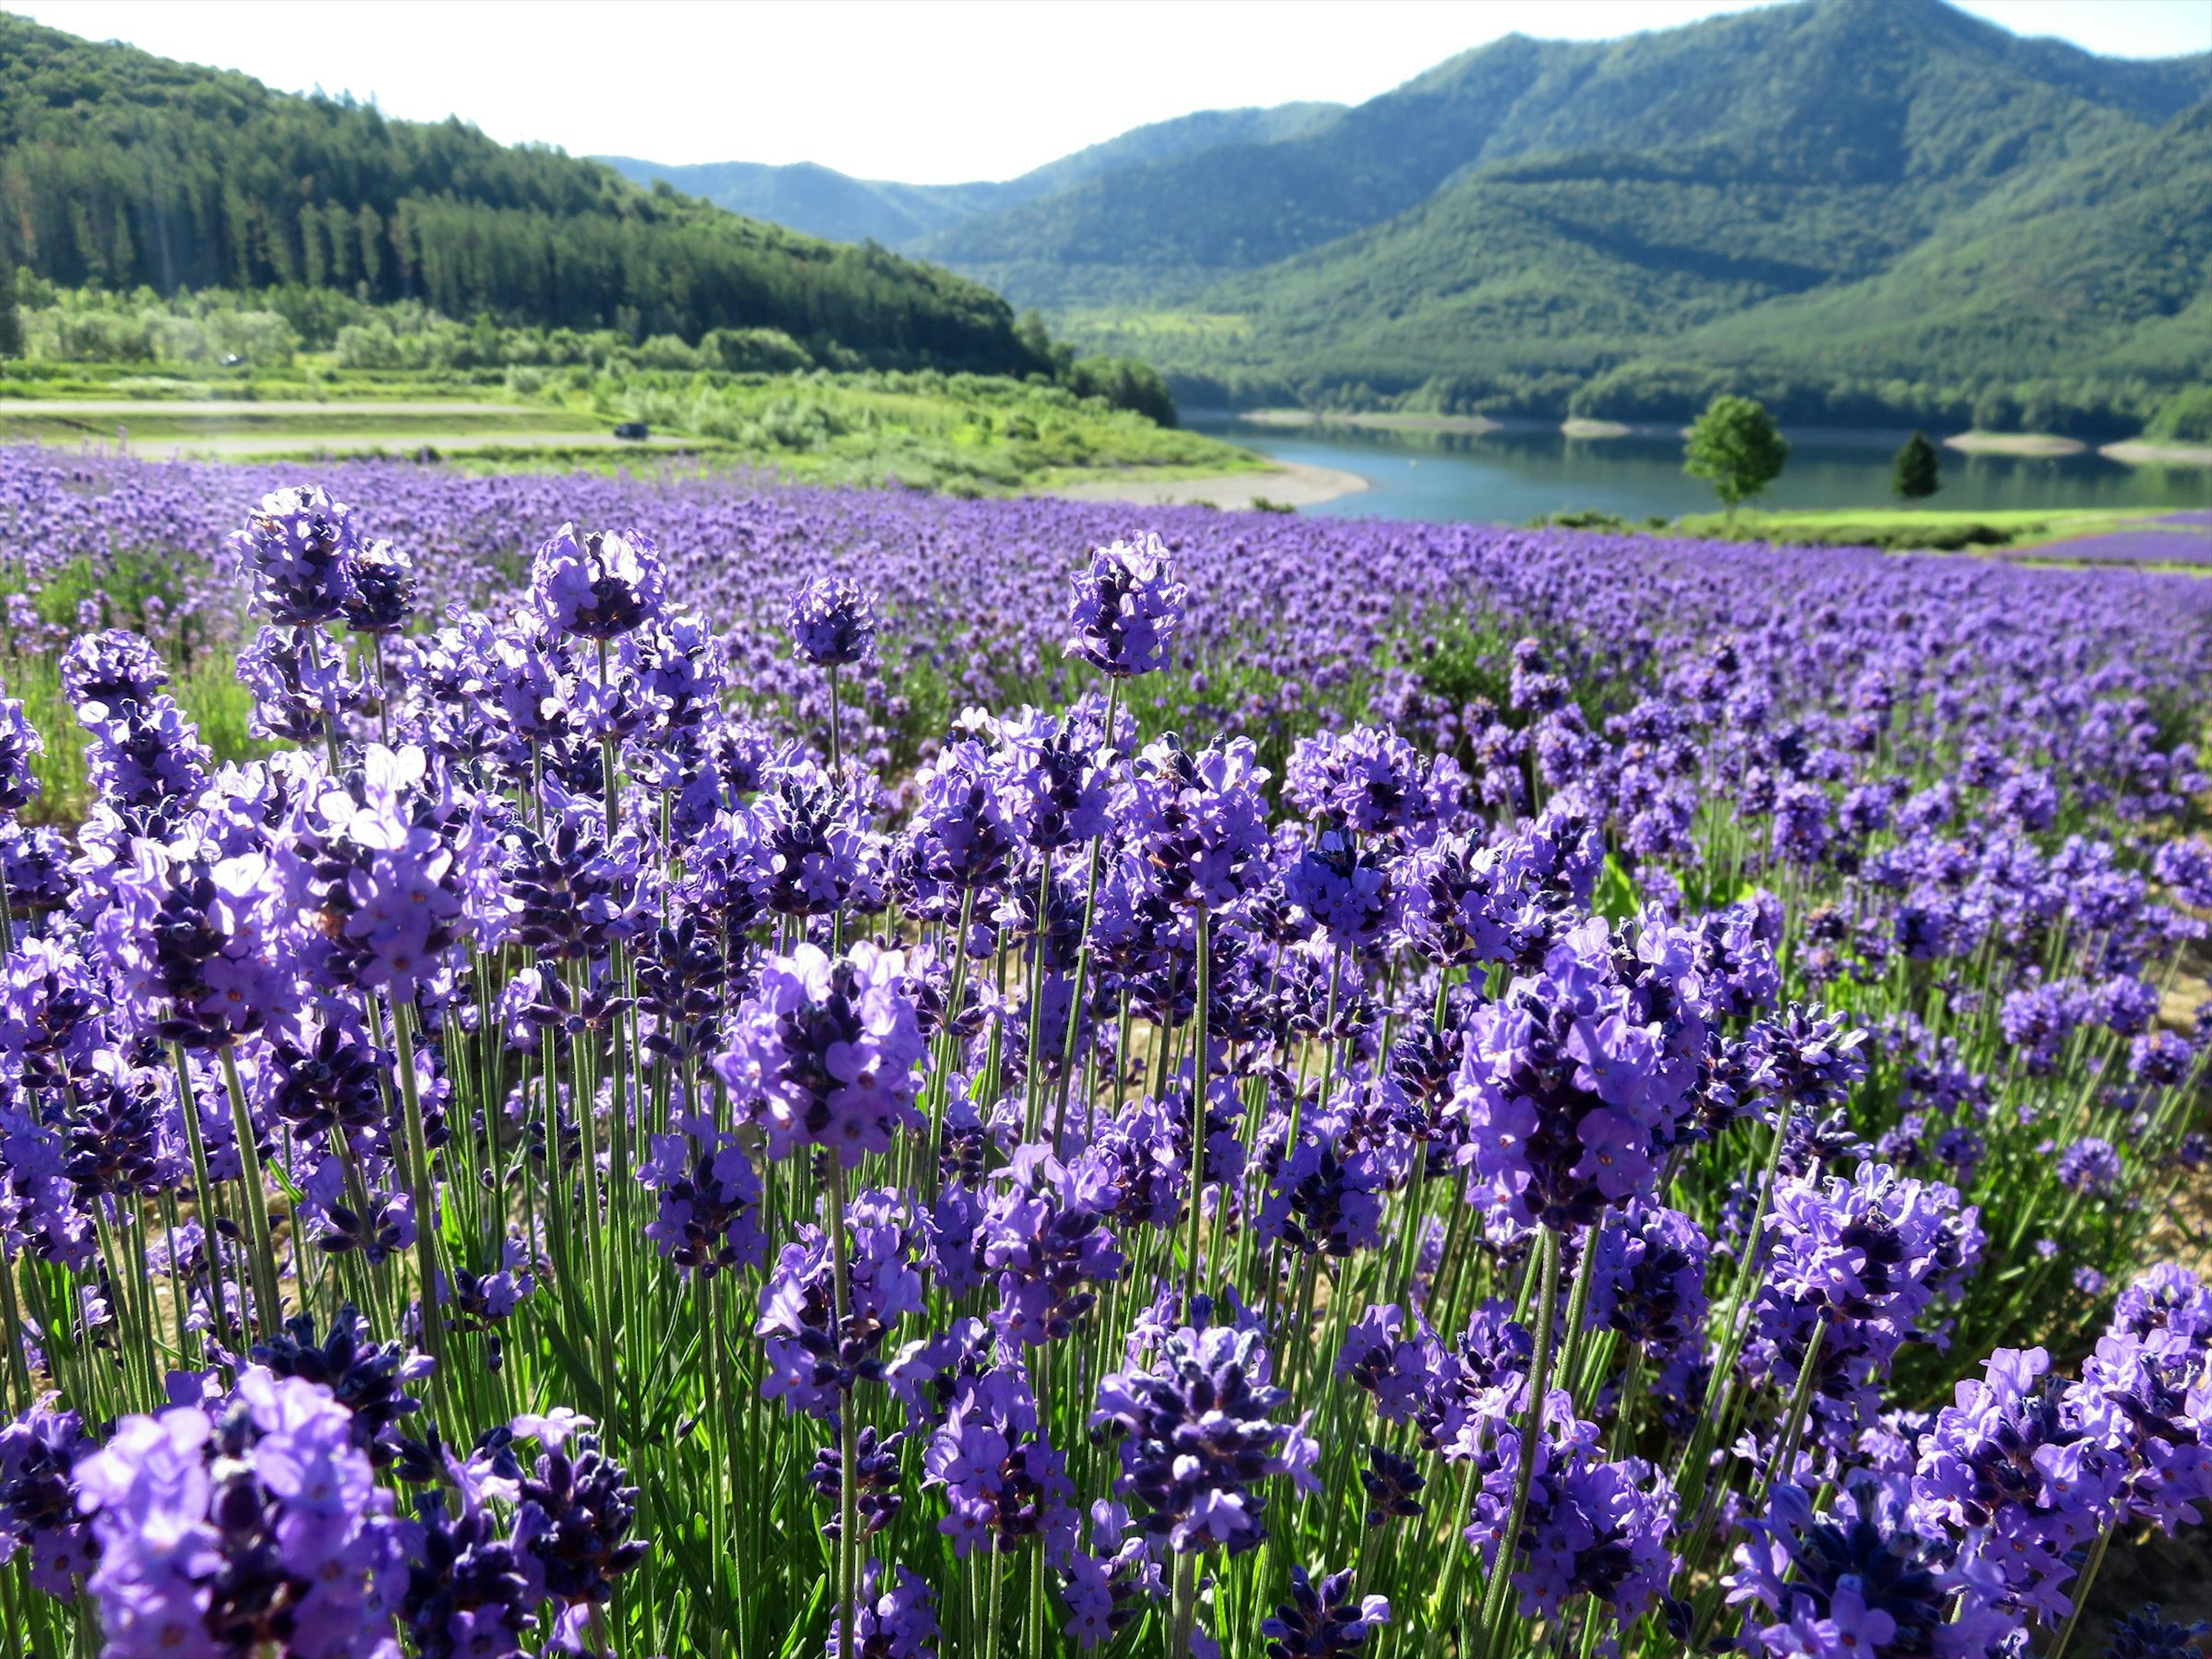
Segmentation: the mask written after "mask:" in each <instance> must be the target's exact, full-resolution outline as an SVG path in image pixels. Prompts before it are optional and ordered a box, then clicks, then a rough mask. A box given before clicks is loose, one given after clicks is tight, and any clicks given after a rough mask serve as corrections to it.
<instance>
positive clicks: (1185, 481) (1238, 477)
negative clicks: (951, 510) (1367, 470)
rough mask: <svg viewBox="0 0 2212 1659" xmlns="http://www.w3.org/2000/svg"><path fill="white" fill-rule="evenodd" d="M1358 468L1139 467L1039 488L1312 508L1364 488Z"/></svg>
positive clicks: (1148, 500) (1080, 497) (1099, 497)
mask: <svg viewBox="0 0 2212 1659" xmlns="http://www.w3.org/2000/svg"><path fill="white" fill-rule="evenodd" d="M1367 487H1368V486H1367V480H1366V479H1364V478H1363V477H1360V476H1359V475H1358V473H1357V472H1340V471H1337V470H1336V469H1335V468H1334V467H1327V466H1307V465H1303V464H1301V463H1297V462H1286V463H1285V464H1284V465H1281V466H1279V467H1271V468H1269V469H1267V471H1260V472H1223V473H1217V474H1215V475H1213V476H1212V477H1203V478H1160V477H1151V476H1148V475H1147V474H1146V472H1143V471H1125V472H1116V473H1115V474H1113V475H1112V476H1110V477H1103V478H1085V479H1084V480H1082V481H1081V482H1080V483H1066V484H1060V485H1058V486H1056V487H1055V488H1054V489H1046V490H1041V491H1039V492H1038V493H1039V494H1041V495H1051V496H1056V497H1057V498H1058V499H1060V500H1061V501H1132V502H1134V503H1136V504H1137V505H1139V506H1142V507H1184V506H1204V507H1231V508H1242V507H1250V506H1252V505H1253V503H1254V502H1255V501H1272V502H1273V503H1274V504H1275V505H1276V506H1278V507H1311V506H1313V505H1314V504H1315V503H1316V502H1317V501H1334V500H1335V499H1336V498H1337V497H1338V496H1340V495H1357V494H1358V493H1359V492H1360V491H1361V490H1363V489H1366V488H1367Z"/></svg>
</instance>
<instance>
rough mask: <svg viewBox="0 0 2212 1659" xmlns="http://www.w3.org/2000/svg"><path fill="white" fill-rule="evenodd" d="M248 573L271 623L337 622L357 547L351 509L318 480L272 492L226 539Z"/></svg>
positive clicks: (348, 593)
mask: <svg viewBox="0 0 2212 1659" xmlns="http://www.w3.org/2000/svg"><path fill="white" fill-rule="evenodd" d="M229 546H230V550H231V551H232V552H233V553H234V554H235V555H237V556H239V557H240V559H242V560H243V561H244V562H245V564H246V568H248V569H250V570H251V571H252V573H253V603H254V606H255V608H256V609H257V610H258V611H262V612H263V613H264V614H265V615H266V616H268V617H269V618H270V620H271V621H274V622H278V623H294V624H301V623H327V622H336V621H337V619H338V618H339V617H341V616H343V614H344V613H345V608H346V605H347V603H348V601H349V600H350V599H352V598H353V564H354V561H355V560H356V557H358V556H359V554H360V550H361V538H360V536H359V534H358V532H356V530H355V529H354V524H353V509H352V508H351V507H347V506H345V505H343V503H341V502H338V501H332V500H331V497H330V492H329V491H327V490H325V489H324V488H323V487H322V486H321V485H320V484H297V485H294V486H293V487H291V488H289V489H278V490H275V491H272V492H271V493H270V494H269V495H264V496H263V497H262V498H261V505H260V506H259V507H256V508H255V509H254V511H253V512H252V513H250V514H248V515H247V518H246V528H245V529H244V530H242V531H240V532H238V534H236V535H234V536H233V537H232V538H230V542H229Z"/></svg>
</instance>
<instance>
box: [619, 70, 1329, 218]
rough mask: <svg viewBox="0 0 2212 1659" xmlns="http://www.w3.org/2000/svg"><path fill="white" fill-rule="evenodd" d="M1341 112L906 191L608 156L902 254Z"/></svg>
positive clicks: (1104, 147) (1152, 140) (1200, 126)
mask: <svg viewBox="0 0 2212 1659" xmlns="http://www.w3.org/2000/svg"><path fill="white" fill-rule="evenodd" d="M1342 107H1343V106H1341V105H1338V104H1316V103H1304V104H1296V103H1294V104H1278V105H1274V106H1271V107H1268V108H1265V109H1212V110H1200V111H1198V112H1196V113H1194V114H1191V115H1184V116H1178V117H1177V118H1175V119H1173V120H1170V121H1155V122H1152V123H1151V124H1150V125H1146V126H1141V127H1133V128H1132V129H1130V130H1129V131H1127V132H1124V133H1121V134H1118V135H1117V136H1115V137H1112V138H1109V139H1107V140H1106V141H1105V142H1104V143H1097V144H1092V145H1091V146H1090V147H1089V148H1087V149H1079V150H1077V151H1076V152H1074V153H1073V155H1063V156H1061V157H1060V159H1059V160H1058V161H1048V162H1046V163H1045V165H1044V166H1042V167H1037V168H1036V169H1034V170H1032V171H1031V172H1029V173H1024V174H1022V175H1021V176H1020V177H1019V178H1017V179H1006V180H1005V181H1004V182H1002V183H996V184H981V183H979V184H967V185H903V184H896V183H890V182H887V181H882V180H876V179H855V178H853V177H852V176H851V175H849V174H848V173H839V172H837V171H836V169H835V168H832V167H817V166H816V165H815V164H814V163H813V162H811V161H799V162H794V163H793V164H790V165H788V166H783V167H770V166H767V165H765V164H763V163H760V162H754V161H710V162H702V163H698V164H695V165H690V166H667V165H664V164H662V163H660V162H657V161H640V160H638V159H636V158H635V157H633V156H628V155H604V156H601V157H599V158H598V159H599V160H600V161H605V163H606V164H607V165H608V166H609V167H612V168H614V169H615V170H616V171H617V173H621V174H622V175H623V177H624V178H626V179H633V180H635V182H637V183H639V184H641V185H650V184H652V183H653V181H654V180H655V179H666V180H667V181H668V182H669V183H670V184H671V185H674V186H675V187H676V188H677V189H678V190H680V191H684V193H685V194H686V195H689V196H697V197H702V198H703V199H704V200H707V201H709V202H712V203H714V204H715V205H716V206H718V207H724V208H727V209H729V210H731V211H732V212H733V213H742V214H745V215H747V216H750V217H753V218H757V219H766V220H768V221H769V222H771V223H774V224H779V225H787V226H788V227H790V228H792V229H793V230H799V231H804V232H805V233H806V234H808V235H811V236H827V237H829V238H830V239H832V240H836V241H860V240H864V239H871V238H872V239H873V240H876V241H878V242H881V243H883V244H884V246H888V247H900V246H905V245H907V244H908V243H911V242H914V241H915V240H918V239H920V238H921V237H924V236H927V235H928V234H930V233H931V232H933V231H938V230H942V229H945V228H949V227H951V226H953V225H957V224H958V223H960V222H963V221H964V220H967V219H970V218H973V217H975V216H977V215H979V214H982V213H987V212H990V211H992V210H995V209H999V208H1003V207H1007V206H1011V205H1012V204H1017V203H1020V202H1026V201H1031V200H1034V199H1035V198H1036V197H1040V196H1045V195H1048V194H1050V193H1052V192H1053V191H1060V190H1066V189H1069V188H1072V187H1073V186H1075V185H1080V184H1082V183H1083V182H1084V181H1085V180H1086V179H1093V178H1096V177H1097V176H1098V175H1099V174H1101V173H1108V172H1111V171H1113V170H1114V169H1115V168H1117V167H1128V166H1136V165H1142V164H1144V163H1146V162H1150V161H1161V160H1164V159H1168V158H1170V157H1173V156H1177V155H1185V154H1187V153H1188V152H1190V151H1192V150H1197V149H1206V148H1208V147H1210V146H1212V145H1217V144H1225V143H1261V144H1265V143H1274V142H1276V141H1277V140H1279V139H1281V138H1285V137H1291V136H1293V135H1295V134H1297V133H1299V132H1303V131H1306V130H1308V129H1309V128H1311V127H1313V126H1314V125H1316V124H1317V123H1319V122H1322V121H1324V120H1327V119H1328V118H1329V117H1331V116H1333V115H1335V114H1337V113H1339V112H1340V111H1341V109H1342Z"/></svg>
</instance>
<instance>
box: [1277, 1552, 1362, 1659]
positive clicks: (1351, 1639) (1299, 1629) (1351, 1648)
mask: <svg viewBox="0 0 2212 1659" xmlns="http://www.w3.org/2000/svg"><path fill="white" fill-rule="evenodd" d="M1389 1622H1390V1603H1389V1601H1388V1600H1386V1599H1385V1598H1384V1597H1383V1596H1380V1595H1370V1596H1368V1597H1366V1598H1365V1599H1364V1601H1359V1602H1358V1603H1357V1604H1354V1602H1353V1601H1352V1572H1351V1570H1350V1569H1349V1568H1347V1569H1346V1570H1345V1571H1342V1572H1334V1573H1330V1574H1328V1575H1327V1576H1326V1577H1323V1578H1322V1581H1321V1582H1320V1583H1317V1584H1316V1583H1315V1582H1314V1581H1313V1577H1312V1576H1311V1575H1310V1574H1309V1573H1308V1572H1307V1571H1306V1570H1305V1569H1304V1567H1298V1566H1294V1567H1292V1568H1291V1599H1290V1600H1289V1601H1285V1602H1283V1603H1281V1604H1280V1605H1279V1606H1278V1607H1276V1609H1275V1613H1274V1616H1273V1618H1271V1619H1268V1620H1265V1621H1264V1622H1262V1623H1261V1626H1260V1634H1261V1635H1262V1636H1265V1637H1268V1638H1272V1639H1271V1640H1270V1641H1269V1642H1268V1644H1267V1659H1344V1656H1345V1655H1346V1654H1352V1653H1357V1652H1358V1651H1359V1650H1360V1649H1362V1648H1363V1647H1364V1646H1365V1645H1366V1644H1367V1636H1368V1632H1370V1631H1371V1630H1373V1629H1374V1628H1375V1627H1376V1626H1378V1625H1387V1624H1389Z"/></svg>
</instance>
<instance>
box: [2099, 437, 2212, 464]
mask: <svg viewBox="0 0 2212 1659" xmlns="http://www.w3.org/2000/svg"><path fill="white" fill-rule="evenodd" d="M2097 453H2099V454H2100V455H2103V456H2106V457H2107V458H2109V459H2112V460H2115V461H2125V462H2126V463H2127V464H2128V465H2130V466H2212V444H2147V443H2142V442H2140V441H2136V440H2135V439H2133V438H2130V440H2129V441H2127V442H2125V443H2124V444H2106V445H2105V446H2104V447H2102V448H2101V449H2100V450H2099V451H2098V452H2097Z"/></svg>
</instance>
